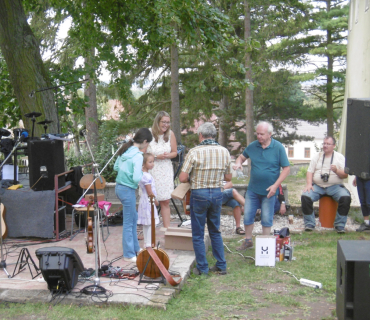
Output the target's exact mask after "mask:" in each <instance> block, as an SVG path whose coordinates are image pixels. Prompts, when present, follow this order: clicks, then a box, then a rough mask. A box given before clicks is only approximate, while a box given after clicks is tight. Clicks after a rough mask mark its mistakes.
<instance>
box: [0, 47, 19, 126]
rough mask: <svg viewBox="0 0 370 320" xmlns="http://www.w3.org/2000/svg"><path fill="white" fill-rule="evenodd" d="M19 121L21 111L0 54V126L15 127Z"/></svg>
mask: <svg viewBox="0 0 370 320" xmlns="http://www.w3.org/2000/svg"><path fill="white" fill-rule="evenodd" d="M19 119H21V111H20V109H19V106H18V101H17V99H16V97H15V95H14V91H13V86H12V85H11V83H10V78H9V72H8V68H7V65H6V63H5V60H4V58H3V56H2V55H1V53H0V126H1V127H8V126H9V127H16V126H17V125H18V120H19Z"/></svg>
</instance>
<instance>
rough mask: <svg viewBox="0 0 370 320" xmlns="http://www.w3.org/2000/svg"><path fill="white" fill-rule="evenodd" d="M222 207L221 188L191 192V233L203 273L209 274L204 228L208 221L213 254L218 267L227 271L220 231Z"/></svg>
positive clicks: (196, 256)
mask: <svg viewBox="0 0 370 320" xmlns="http://www.w3.org/2000/svg"><path fill="white" fill-rule="evenodd" d="M221 207H222V192H221V188H206V189H193V190H191V196H190V216H191V231H192V235H193V247H194V253H195V258H196V260H197V268H198V270H199V271H200V272H201V273H205V274H207V273H208V271H209V269H208V262H207V258H206V249H205V244H204V226H205V224H206V221H207V227H208V233H209V236H210V238H211V244H212V253H213V256H214V257H215V259H216V260H217V262H216V266H217V267H218V268H219V269H221V270H226V260H225V254H224V244H223V241H222V236H221V230H220V220H221Z"/></svg>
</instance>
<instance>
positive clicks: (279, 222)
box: [171, 214, 360, 237]
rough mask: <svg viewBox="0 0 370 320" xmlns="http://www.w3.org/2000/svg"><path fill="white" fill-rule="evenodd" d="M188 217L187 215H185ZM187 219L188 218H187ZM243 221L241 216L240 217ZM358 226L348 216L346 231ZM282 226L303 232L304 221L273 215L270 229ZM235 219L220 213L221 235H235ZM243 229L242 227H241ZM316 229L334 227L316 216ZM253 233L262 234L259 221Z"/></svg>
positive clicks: (328, 229)
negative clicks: (327, 225)
mask: <svg viewBox="0 0 370 320" xmlns="http://www.w3.org/2000/svg"><path fill="white" fill-rule="evenodd" d="M171 218H172V219H176V218H178V217H177V216H175V215H172V217H171ZM187 218H188V217H187ZM188 221H189V220H188ZM242 221H243V217H242ZM359 226H360V224H358V223H356V222H354V221H353V220H352V218H350V217H348V220H347V224H346V227H345V230H346V231H349V232H353V231H356V229H357V228H358V227H359ZM284 227H287V228H289V231H290V232H291V233H298V232H304V223H303V217H300V216H298V217H294V218H293V224H289V221H288V216H280V215H277V214H276V215H275V216H274V224H273V226H272V228H271V229H272V230H274V229H278V230H280V229H282V228H284ZM182 228H191V227H190V225H186V223H185V225H183V226H182ZM235 229H236V227H235V220H234V217H233V216H231V215H222V216H221V232H222V235H223V236H226V237H229V236H235V235H236V234H235ZM243 229H244V227H243ZM315 230H316V231H333V230H334V228H323V227H321V224H320V221H319V218H316V228H315ZM253 234H254V235H258V234H262V225H261V222H260V221H258V222H255V224H254V229H253Z"/></svg>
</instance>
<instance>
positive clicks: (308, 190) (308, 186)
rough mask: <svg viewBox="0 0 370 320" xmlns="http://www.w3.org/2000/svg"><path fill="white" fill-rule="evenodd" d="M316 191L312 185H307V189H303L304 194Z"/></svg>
mask: <svg viewBox="0 0 370 320" xmlns="http://www.w3.org/2000/svg"><path fill="white" fill-rule="evenodd" d="M311 190H312V191H314V189H313V185H312V184H310V185H309V184H307V185H306V187H305V188H304V189H303V192H310V191H311Z"/></svg>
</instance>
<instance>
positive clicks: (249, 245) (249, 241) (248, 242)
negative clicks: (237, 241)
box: [236, 239, 253, 251]
mask: <svg viewBox="0 0 370 320" xmlns="http://www.w3.org/2000/svg"><path fill="white" fill-rule="evenodd" d="M252 248H253V241H252V239H244V241H243V243H242V245H241V246H240V247H237V248H236V250H237V251H243V250H247V249H252Z"/></svg>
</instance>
